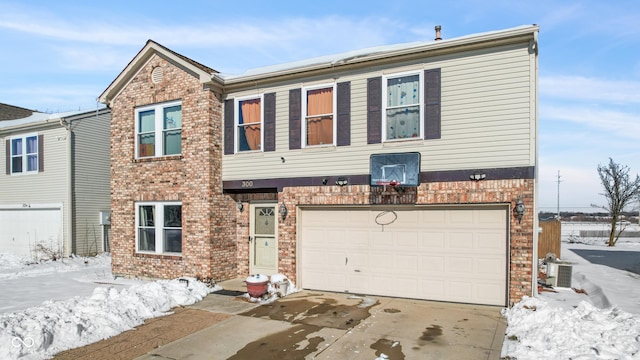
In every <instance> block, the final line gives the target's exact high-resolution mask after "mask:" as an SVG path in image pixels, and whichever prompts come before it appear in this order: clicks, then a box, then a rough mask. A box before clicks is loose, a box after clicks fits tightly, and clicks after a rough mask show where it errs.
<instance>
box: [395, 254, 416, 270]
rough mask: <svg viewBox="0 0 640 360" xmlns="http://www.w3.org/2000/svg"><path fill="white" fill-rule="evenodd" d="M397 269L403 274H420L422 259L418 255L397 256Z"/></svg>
mask: <svg viewBox="0 0 640 360" xmlns="http://www.w3.org/2000/svg"><path fill="white" fill-rule="evenodd" d="M394 260H395V261H394V263H395V269H397V271H399V272H402V273H407V272H408V273H413V274H415V273H418V272H419V271H420V268H419V264H420V258H419V257H418V255H396V256H394Z"/></svg>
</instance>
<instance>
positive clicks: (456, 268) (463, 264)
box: [447, 256, 474, 276]
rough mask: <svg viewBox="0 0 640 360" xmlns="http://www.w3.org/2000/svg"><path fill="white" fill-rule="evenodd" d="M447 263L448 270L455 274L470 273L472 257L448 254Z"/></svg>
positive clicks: (463, 274) (465, 274)
mask: <svg viewBox="0 0 640 360" xmlns="http://www.w3.org/2000/svg"><path fill="white" fill-rule="evenodd" d="M448 259H449V265H448V269H447V270H448V272H450V273H451V274H455V275H457V276H467V275H471V274H472V273H473V272H474V271H473V270H474V269H473V258H470V257H457V256H450V257H449V258H448Z"/></svg>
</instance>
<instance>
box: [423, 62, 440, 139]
mask: <svg viewBox="0 0 640 360" xmlns="http://www.w3.org/2000/svg"><path fill="white" fill-rule="evenodd" d="M440 93H441V81H440V69H430V70H425V71H424V101H425V106H424V138H425V139H427V140H429V139H440V137H441V136H442V134H441V131H440V129H441V115H440Z"/></svg>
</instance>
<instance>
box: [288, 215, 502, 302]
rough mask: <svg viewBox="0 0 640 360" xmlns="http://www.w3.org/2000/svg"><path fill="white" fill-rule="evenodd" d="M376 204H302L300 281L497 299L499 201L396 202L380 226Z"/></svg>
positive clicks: (339, 288) (336, 288) (456, 297)
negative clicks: (463, 204) (482, 205)
mask: <svg viewBox="0 0 640 360" xmlns="http://www.w3.org/2000/svg"><path fill="white" fill-rule="evenodd" d="M383 211H385V212H386V211H388V210H384V209H371V208H361V209H335V210H329V209H326V210H315V209H309V210H307V209H303V210H302V213H301V215H302V216H301V217H300V219H301V223H300V227H301V231H300V234H301V235H300V237H299V238H298V241H299V246H300V254H301V255H300V256H301V258H300V261H299V264H300V265H299V269H300V275H301V286H302V287H304V288H310V289H317V290H329V291H339V292H342V291H348V292H352V293H366V294H375V295H386V296H400V297H410V298H420V299H431V300H442V301H457V302H469V303H482V304H492V305H505V303H506V285H507V282H506V276H507V265H506V263H507V245H508V242H507V229H506V226H507V224H506V218H507V216H506V215H507V210H506V208H489V209H479V208H469V209H460V208H455V209H433V210H432V209H401V210H395V214H393V215H394V216H397V220H396V221H394V222H393V223H391V224H388V225H385V226H381V225H380V224H377V223H376V217H378V220H380V216H379V215H380V214H381V213H382V212H383ZM388 216H389V213H385V214H384V218H385V219H387V220H388ZM316 218H323V221H319V220H317V219H316ZM331 221H334V222H331ZM315 277H324V280H316V279H312V278H315Z"/></svg>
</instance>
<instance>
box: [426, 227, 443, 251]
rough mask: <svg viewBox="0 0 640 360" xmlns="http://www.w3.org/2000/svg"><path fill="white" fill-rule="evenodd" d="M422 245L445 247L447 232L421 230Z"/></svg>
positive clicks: (433, 247)
mask: <svg viewBox="0 0 640 360" xmlns="http://www.w3.org/2000/svg"><path fill="white" fill-rule="evenodd" d="M421 237H422V241H421V246H422V247H423V248H428V249H443V248H444V246H445V238H446V234H445V233H444V232H427V231H423V232H421Z"/></svg>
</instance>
